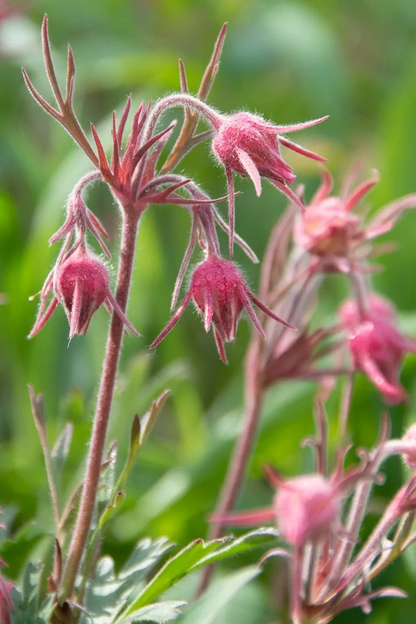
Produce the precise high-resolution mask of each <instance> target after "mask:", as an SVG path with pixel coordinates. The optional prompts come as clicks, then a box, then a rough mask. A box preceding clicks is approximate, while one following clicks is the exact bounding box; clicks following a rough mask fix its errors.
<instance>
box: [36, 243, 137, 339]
mask: <svg viewBox="0 0 416 624" xmlns="http://www.w3.org/2000/svg"><path fill="white" fill-rule="evenodd" d="M52 290H53V291H54V295H53V298H52V300H51V302H50V304H49V306H47V302H48V299H49V295H50V293H51V291H52ZM59 303H60V304H61V305H62V306H63V307H64V309H65V313H66V315H67V318H68V323H69V338H70V339H72V338H73V337H74V335H75V334H85V333H86V332H87V330H88V327H89V325H90V322H91V319H92V317H93V315H94V313H95V312H96V311H97V310H98V308H100V307H101V306H102V305H103V304H104V306H105V307H106V308H107V310H108V311H109V312H110V313H111V312H112V311H114V312H115V313H116V314H117V315H118V317H119V318H120V320H121V321H122V322H123V323H124V324H125V325H127V327H128V328H129V329H131V331H132V332H133V333H135V334H136V335H140V334H138V332H137V331H136V330H135V329H134V327H133V326H132V325H131V323H130V322H129V321H128V320H127V318H126V316H125V315H124V313H123V311H122V310H121V308H120V306H119V305H118V303H117V301H116V300H115V299H114V297H113V295H112V294H111V291H110V284H109V275H108V270H107V267H106V266H105V265H104V264H103V262H101V260H99V259H98V258H97V257H96V256H94V255H93V254H91V253H90V252H88V251H87V250H86V248H85V247H84V245H83V244H81V245H79V246H78V247H77V248H76V249H75V250H73V252H72V253H71V252H69V253H68V254H67V257H66V259H65V257H64V259H63V261H59V260H58V262H57V264H56V266H55V268H54V269H53V270H52V271H51V272H50V274H49V275H48V277H47V279H46V281H45V284H44V286H43V288H42V291H41V303H40V307H39V311H38V315H37V318H36V322H35V325H34V327H33V329H32V331H31V332H30V334H29V338H32V337H33V336H35V335H36V334H37V333H38V332H39V331H40V330H41V329H42V328H43V326H44V325H45V323H46V322H47V321H48V320H49V318H50V317H51V316H52V314H53V312H54V310H55V309H56V307H57V306H58V304H59Z"/></svg>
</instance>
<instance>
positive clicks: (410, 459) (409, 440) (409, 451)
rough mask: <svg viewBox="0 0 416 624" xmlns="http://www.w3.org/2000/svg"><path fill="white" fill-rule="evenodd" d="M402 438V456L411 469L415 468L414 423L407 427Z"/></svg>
mask: <svg viewBox="0 0 416 624" xmlns="http://www.w3.org/2000/svg"><path fill="white" fill-rule="evenodd" d="M402 440H403V442H404V443H405V445H406V450H404V451H403V453H402V457H403V459H404V461H405V462H406V464H407V465H408V466H409V468H410V469H411V470H416V423H414V424H413V425H411V426H410V427H409V429H408V430H407V431H406V433H405V434H404V436H403V438H402Z"/></svg>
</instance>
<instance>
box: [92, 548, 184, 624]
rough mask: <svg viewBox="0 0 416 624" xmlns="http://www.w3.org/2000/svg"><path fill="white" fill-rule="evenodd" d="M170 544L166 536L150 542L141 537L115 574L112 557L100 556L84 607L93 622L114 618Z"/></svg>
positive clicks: (105, 622) (143, 581) (109, 620)
mask: <svg viewBox="0 0 416 624" xmlns="http://www.w3.org/2000/svg"><path fill="white" fill-rule="evenodd" d="M171 547H172V544H170V543H169V542H168V540H167V539H165V538H163V539H159V540H156V541H154V542H152V541H151V540H150V539H143V540H141V541H140V542H139V543H138V544H137V546H136V547H135V549H134V550H133V552H132V554H131V556H130V557H129V559H128V560H127V562H126V563H125V564H124V566H123V568H122V569H121V570H120V572H119V573H118V574H116V572H115V570H114V562H113V560H112V559H111V557H102V558H101V559H100V560H99V562H98V564H97V567H96V572H95V575H94V577H93V578H90V579H89V580H88V585H87V589H86V601H85V605H86V610H87V612H88V613H89V614H90V615H91V617H92V618H93V620H94V623H96V624H101V623H102V624H107V623H109V622H113V621H114V617H115V616H116V614H117V613H119V612H120V605H122V606H123V608H124V605H126V604H129V603H130V602H131V600H132V599H133V598H132V597H133V595H136V594H137V592H138V591H140V590H141V589H143V587H144V586H145V579H146V577H147V576H148V575H149V573H150V571H151V570H152V568H153V567H154V565H155V564H156V563H157V562H158V561H159V560H160V559H161V557H162V556H163V555H164V554H165V553H166V551H167V550H169V548H171Z"/></svg>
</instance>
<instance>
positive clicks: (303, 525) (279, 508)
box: [274, 474, 340, 546]
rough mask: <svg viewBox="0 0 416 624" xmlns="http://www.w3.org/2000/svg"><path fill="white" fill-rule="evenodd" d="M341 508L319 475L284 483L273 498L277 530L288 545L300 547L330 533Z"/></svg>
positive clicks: (329, 486) (324, 480)
mask: <svg viewBox="0 0 416 624" xmlns="http://www.w3.org/2000/svg"><path fill="white" fill-rule="evenodd" d="M339 505H340V503H339V495H338V494H337V492H336V491H335V489H334V487H333V486H332V484H331V483H330V482H329V481H328V480H326V479H325V478H324V477H322V476H321V475H318V474H313V475H307V476H301V477H295V478H294V479H289V480H287V481H283V482H282V484H281V485H280V487H279V490H278V492H277V494H276V495H275V498H274V511H275V514H276V518H277V524H278V528H279V530H280V531H281V533H282V536H283V538H284V539H285V540H286V541H287V542H288V543H289V544H293V545H297V546H302V545H303V544H305V543H306V542H307V541H309V540H315V539H319V538H320V537H322V536H323V535H324V534H326V533H328V531H331V530H332V527H333V525H334V523H335V521H336V520H337V518H338V514H339Z"/></svg>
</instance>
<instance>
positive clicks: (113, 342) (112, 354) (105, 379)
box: [59, 210, 138, 604]
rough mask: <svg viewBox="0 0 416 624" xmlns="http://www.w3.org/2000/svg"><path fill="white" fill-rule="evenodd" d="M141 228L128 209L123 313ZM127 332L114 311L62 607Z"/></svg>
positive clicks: (119, 296) (77, 558)
mask: <svg viewBox="0 0 416 624" xmlns="http://www.w3.org/2000/svg"><path fill="white" fill-rule="evenodd" d="M137 227H138V217H137V216H136V215H135V214H133V211H128V210H125V211H124V217H123V229H122V238H121V253H120V263H119V267H118V277H117V289H116V300H117V303H118V304H119V306H120V308H121V309H122V310H123V312H125V310H126V307H127V299H128V294H129V289H130V283H131V276H132V269H133V261H134V252H135V247H136V234H137ZM123 329H124V325H123V322H122V321H121V320H120V318H119V316H118V315H117V314H116V313H115V312H113V315H112V319H111V325H110V330H109V334H108V338H107V347H106V352H105V359H104V368H103V371H102V375H101V383H100V390H99V393H98V401H97V408H96V412H95V417H94V425H93V431H92V435H91V444H90V451H89V456H88V464H87V471H86V477H85V481H84V487H83V491H82V495H81V504H80V508H79V512H78V517H77V521H76V524H75V528H74V532H73V536H72V541H71V544H70V547H69V552H68V557H67V561H66V565H65V569H64V572H63V577H62V583H61V587H60V592H59V599H60V602H61V604H62V603H63V602H64V601H65V600H66V599H68V598H70V597H71V596H72V593H73V591H74V587H75V581H76V576H77V573H78V569H79V565H80V563H81V559H82V556H83V553H84V550H85V546H86V543H87V539H88V535H89V531H90V526H91V520H92V517H93V513H94V509H95V502H96V496H97V489H98V483H99V478H100V471H101V465H102V458H103V452H104V446H105V440H106V434H107V427H108V421H109V417H110V410H111V404H112V400H113V392H114V386H115V382H116V375H117V368H118V361H119V356H120V351H121V343H122V339H123Z"/></svg>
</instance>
